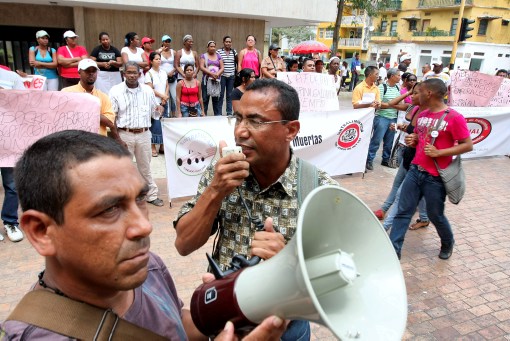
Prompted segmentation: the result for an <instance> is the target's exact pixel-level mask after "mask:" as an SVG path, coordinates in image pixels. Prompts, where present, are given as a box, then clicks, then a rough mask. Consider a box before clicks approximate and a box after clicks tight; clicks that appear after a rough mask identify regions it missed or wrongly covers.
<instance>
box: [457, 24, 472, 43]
mask: <svg viewBox="0 0 510 341" xmlns="http://www.w3.org/2000/svg"><path fill="white" fill-rule="evenodd" d="M474 22H475V21H474V20H473V19H468V18H462V24H461V25H460V35H459V41H464V40H466V39H469V38H471V37H472V35H471V34H468V33H469V31H472V30H474V28H473V27H469V25H471V24H473V23H474Z"/></svg>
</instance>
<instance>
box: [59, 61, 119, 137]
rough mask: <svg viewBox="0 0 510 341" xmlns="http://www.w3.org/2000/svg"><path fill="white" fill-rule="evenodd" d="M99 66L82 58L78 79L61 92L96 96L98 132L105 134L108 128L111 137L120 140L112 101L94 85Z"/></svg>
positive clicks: (79, 64)
mask: <svg viewBox="0 0 510 341" xmlns="http://www.w3.org/2000/svg"><path fill="white" fill-rule="evenodd" d="M98 70H99V67H98V66H97V63H96V62H95V61H93V60H92V59H88V58H87V59H82V60H81V61H80V62H79V63H78V73H79V75H80V81H79V82H78V84H76V85H72V86H68V87H67V88H63V89H62V91H63V92H81V93H89V94H91V95H93V96H95V97H97V98H99V101H100V102H101V115H100V120H99V134H101V135H104V136H106V128H107V127H108V128H110V133H111V135H112V137H113V138H114V139H116V140H118V141H120V142H122V141H121V140H120V137H119V134H118V132H117V128H116V127H115V113H114V112H113V109H112V103H111V102H110V98H109V97H108V95H107V94H105V93H104V92H102V91H101V90H99V89H96V88H95V87H94V84H95V83H96V80H97V73H98Z"/></svg>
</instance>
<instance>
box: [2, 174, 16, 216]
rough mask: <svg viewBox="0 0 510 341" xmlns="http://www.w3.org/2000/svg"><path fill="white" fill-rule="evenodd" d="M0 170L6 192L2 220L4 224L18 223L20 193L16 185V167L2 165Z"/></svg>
mask: <svg viewBox="0 0 510 341" xmlns="http://www.w3.org/2000/svg"><path fill="white" fill-rule="evenodd" d="M0 171H1V173H2V185H3V186H4V192H5V197H4V203H3V205H2V220H3V222H4V224H11V225H18V193H17V192H16V186H15V185H14V168H12V167H1V168H0Z"/></svg>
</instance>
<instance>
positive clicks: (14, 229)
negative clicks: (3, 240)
mask: <svg viewBox="0 0 510 341" xmlns="http://www.w3.org/2000/svg"><path fill="white" fill-rule="evenodd" d="M4 228H5V231H6V232H7V237H9V239H10V240H11V242H19V241H20V240H23V232H21V230H20V229H19V228H18V225H11V224H5V225H4Z"/></svg>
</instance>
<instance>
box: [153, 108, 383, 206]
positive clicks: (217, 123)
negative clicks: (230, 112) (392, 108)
mask: <svg viewBox="0 0 510 341" xmlns="http://www.w3.org/2000/svg"><path fill="white" fill-rule="evenodd" d="M373 119H374V109H372V108H366V109H358V110H352V109H351V110H338V111H329V112H301V113H300V118H299V121H300V123H301V129H300V132H299V134H298V135H297V136H296V138H295V139H294V140H293V141H292V142H291V147H292V148H293V150H294V152H295V154H296V155H297V156H298V157H300V158H303V159H304V160H307V161H309V162H311V163H312V164H314V165H316V166H317V167H319V168H320V169H323V170H324V171H326V172H328V173H329V174H330V175H332V176H334V175H341V174H347V173H357V172H363V171H364V170H365V162H366V158H367V152H368V145H369V142H370V134H371V132H372V122H373ZM162 123H163V140H164V146H165V155H166V158H165V162H166V170H167V181H168V191H169V197H170V198H178V197H183V196H190V195H194V194H195V193H196V190H197V187H198V182H199V180H200V178H201V176H202V174H203V173H204V171H205V170H206V168H207V167H208V166H209V165H210V164H211V163H212V162H213V161H214V160H215V158H217V157H218V156H219V150H218V149H219V148H218V144H219V141H221V140H225V141H226V142H227V144H228V145H229V146H234V145H235V142H234V120H233V119H229V118H227V117H224V116H223V117H220V116H217V117H210V116H209V117H203V118H199V119H197V118H178V119H175V118H174V119H165V120H163V121H162Z"/></svg>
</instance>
